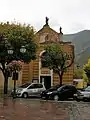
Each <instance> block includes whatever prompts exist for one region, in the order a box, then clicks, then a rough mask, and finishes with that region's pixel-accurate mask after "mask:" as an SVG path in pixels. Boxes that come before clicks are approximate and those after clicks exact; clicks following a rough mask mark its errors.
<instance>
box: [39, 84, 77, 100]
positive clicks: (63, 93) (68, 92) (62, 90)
mask: <svg viewBox="0 0 90 120" xmlns="http://www.w3.org/2000/svg"><path fill="white" fill-rule="evenodd" d="M76 93H77V89H76V88H75V86H73V85H63V86H61V87H59V88H57V89H56V90H52V89H51V90H48V91H46V92H45V91H44V92H42V94H41V97H42V98H43V97H45V98H46V99H52V100H55V101H58V100H67V99H69V98H74V94H76Z"/></svg>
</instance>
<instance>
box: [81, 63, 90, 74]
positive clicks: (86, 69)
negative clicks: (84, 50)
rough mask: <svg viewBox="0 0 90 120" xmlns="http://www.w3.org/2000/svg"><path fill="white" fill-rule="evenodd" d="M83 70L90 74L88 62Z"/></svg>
mask: <svg viewBox="0 0 90 120" xmlns="http://www.w3.org/2000/svg"><path fill="white" fill-rule="evenodd" d="M83 69H84V71H85V72H86V73H88V72H90V62H88V63H87V64H85V65H84V66H83Z"/></svg>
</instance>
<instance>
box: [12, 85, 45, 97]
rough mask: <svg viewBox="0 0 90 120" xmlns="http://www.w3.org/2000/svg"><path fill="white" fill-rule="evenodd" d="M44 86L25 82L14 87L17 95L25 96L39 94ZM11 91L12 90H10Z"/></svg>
mask: <svg viewBox="0 0 90 120" xmlns="http://www.w3.org/2000/svg"><path fill="white" fill-rule="evenodd" d="M44 90H45V87H44V85H43V84H41V83H26V84H23V85H21V86H19V87H18V88H17V89H16V96H17V97H24V98H27V97H29V96H38V97H39V96H40V94H41V92H42V91H44ZM12 93H13V92H12Z"/></svg>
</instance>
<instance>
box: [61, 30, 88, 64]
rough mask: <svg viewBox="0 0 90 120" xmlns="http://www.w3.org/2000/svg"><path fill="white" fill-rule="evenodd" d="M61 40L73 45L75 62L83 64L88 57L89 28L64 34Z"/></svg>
mask: <svg viewBox="0 0 90 120" xmlns="http://www.w3.org/2000/svg"><path fill="white" fill-rule="evenodd" d="M63 40H64V41H71V42H72V44H73V45H75V54H76V62H77V63H78V64H80V65H81V66H83V64H85V63H86V62H87V60H88V58H89V57H90V52H89V51H90V30H84V31H81V32H78V33H75V34H68V35H64V36H63Z"/></svg>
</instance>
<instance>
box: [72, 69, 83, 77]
mask: <svg viewBox="0 0 90 120" xmlns="http://www.w3.org/2000/svg"><path fill="white" fill-rule="evenodd" d="M83 73H84V71H83V69H81V68H75V69H74V75H73V78H74V79H82V78H83Z"/></svg>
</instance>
